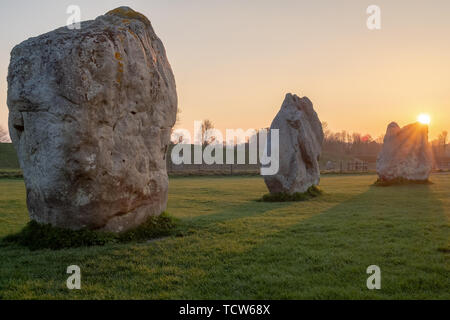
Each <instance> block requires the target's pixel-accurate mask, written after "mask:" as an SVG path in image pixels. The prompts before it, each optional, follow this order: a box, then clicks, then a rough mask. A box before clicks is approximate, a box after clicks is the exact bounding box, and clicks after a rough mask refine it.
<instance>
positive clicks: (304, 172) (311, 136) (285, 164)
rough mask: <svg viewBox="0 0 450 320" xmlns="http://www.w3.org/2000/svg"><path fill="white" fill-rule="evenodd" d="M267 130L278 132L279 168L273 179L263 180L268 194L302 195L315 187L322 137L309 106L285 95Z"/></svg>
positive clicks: (295, 97)
mask: <svg viewBox="0 0 450 320" xmlns="http://www.w3.org/2000/svg"><path fill="white" fill-rule="evenodd" d="M270 129H279V136H280V146H279V148H280V149H279V150H280V152H279V154H280V161H279V163H280V167H279V171H278V173H277V174H276V175H272V176H264V181H265V183H266V185H267V187H268V189H269V191H270V192H271V193H278V192H285V193H289V194H292V193H296V192H301V193H303V192H306V191H307V190H308V188H309V187H311V186H313V185H318V184H319V181H320V169H319V158H320V155H321V153H322V143H323V139H324V134H323V129H322V123H321V122H320V120H319V117H318V116H317V113H316V112H315V111H314V108H313V104H312V102H311V101H310V100H309V99H308V98H307V97H304V98H299V97H298V96H296V95H292V94H290V93H289V94H287V95H286V98H285V100H284V102H283V105H282V106H281V110H280V111H279V112H278V114H277V115H276V117H275V119H274V120H273V122H272V125H271V126H270Z"/></svg>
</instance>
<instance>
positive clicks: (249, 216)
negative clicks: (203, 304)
mask: <svg viewBox="0 0 450 320" xmlns="http://www.w3.org/2000/svg"><path fill="white" fill-rule="evenodd" d="M375 180H376V177H375V176H374V175H345V176H338V175H335V176H333V175H330V176H326V177H324V178H323V179H322V182H321V188H322V189H323V190H324V194H323V195H322V196H320V197H317V198H314V199H311V200H309V201H305V202H283V203H267V202H257V201H254V199H258V198H261V197H262V195H263V194H265V193H267V189H266V187H265V185H264V182H263V180H262V179H261V178H259V177H197V178H194V177H192V178H173V179H171V181H170V195H169V204H168V209H167V212H168V213H169V214H170V215H171V216H175V217H176V218H178V219H179V220H180V226H179V229H180V232H179V233H178V234H177V235H172V236H169V237H166V238H162V239H159V240H153V241H151V242H132V243H112V244H107V245H105V246H94V247H86V248H71V249H62V250H58V251H52V250H49V249H45V250H38V251H30V250H29V249H26V248H24V247H21V246H17V245H11V246H6V247H1V248H0V297H1V298H3V299H54V298H56V299H90V298H94V299H120V298H131V299H449V298H450V290H449V288H450V280H449V277H448V275H449V271H450V266H449V249H450V246H449V240H450V225H449V218H450V175H445V174H439V175H433V176H432V179H431V180H432V182H433V184H431V185H409V186H395V187H390V188H377V187H374V186H372V184H373V182H374V181H375ZM27 222H28V216H27V212H26V208H25V188H24V185H23V181H22V180H18V179H16V180H12V179H2V180H0V237H4V236H7V235H9V234H12V233H17V232H19V231H20V230H21V229H22V228H23V227H24V226H25V225H26V224H27ZM73 264H76V265H79V266H80V267H81V272H82V289H81V290H73V291H70V290H68V289H67V288H66V285H65V283H66V279H67V277H68V275H67V274H66V269H67V267H68V266H69V265H73ZM373 264H376V265H378V266H380V268H381V272H382V282H381V285H382V289H381V290H375V291H371V290H368V289H367V288H366V279H367V277H368V275H367V274H366V269H367V267H368V266H369V265H373Z"/></svg>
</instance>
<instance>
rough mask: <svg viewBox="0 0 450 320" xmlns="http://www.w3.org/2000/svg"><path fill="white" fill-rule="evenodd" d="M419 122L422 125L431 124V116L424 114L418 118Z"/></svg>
mask: <svg viewBox="0 0 450 320" xmlns="http://www.w3.org/2000/svg"><path fill="white" fill-rule="evenodd" d="M417 121H419V122H420V123H421V124H430V122H431V118H430V115H428V114H425V113H422V114H420V115H419V116H418V117H417Z"/></svg>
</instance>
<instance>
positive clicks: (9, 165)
mask: <svg viewBox="0 0 450 320" xmlns="http://www.w3.org/2000/svg"><path fill="white" fill-rule="evenodd" d="M0 169H1V170H3V169H19V160H18V159H17V154H16V150H15V149H14V146H13V145H12V143H0Z"/></svg>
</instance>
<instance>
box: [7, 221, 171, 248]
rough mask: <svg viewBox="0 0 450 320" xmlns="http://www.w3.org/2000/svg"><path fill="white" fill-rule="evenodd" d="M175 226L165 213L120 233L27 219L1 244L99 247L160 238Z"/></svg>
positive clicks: (33, 246) (43, 246)
mask: <svg viewBox="0 0 450 320" xmlns="http://www.w3.org/2000/svg"><path fill="white" fill-rule="evenodd" d="M175 227H176V220H175V219H174V218H172V217H170V216H169V215H167V214H165V213H163V214H162V215H160V216H158V217H150V218H149V219H148V220H147V221H146V222H145V223H144V224H142V225H140V226H139V227H137V228H135V229H132V230H129V231H126V232H123V233H112V232H103V231H93V230H87V229H82V230H68V229H63V228H58V227H54V226H52V225H50V224H40V223H38V222H36V221H30V222H29V223H28V224H27V225H26V226H25V227H24V228H23V229H22V231H20V232H19V233H17V234H13V235H9V236H7V237H5V238H3V239H2V241H1V244H2V245H8V244H18V245H21V246H24V247H27V248H29V249H30V250H39V249H52V250H59V249H64V248H76V247H88V246H103V245H106V244H109V243H123V242H133V241H145V240H151V239H155V238H161V237H164V236H168V235H170V234H171V233H172V231H173V230H174V229H175Z"/></svg>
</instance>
